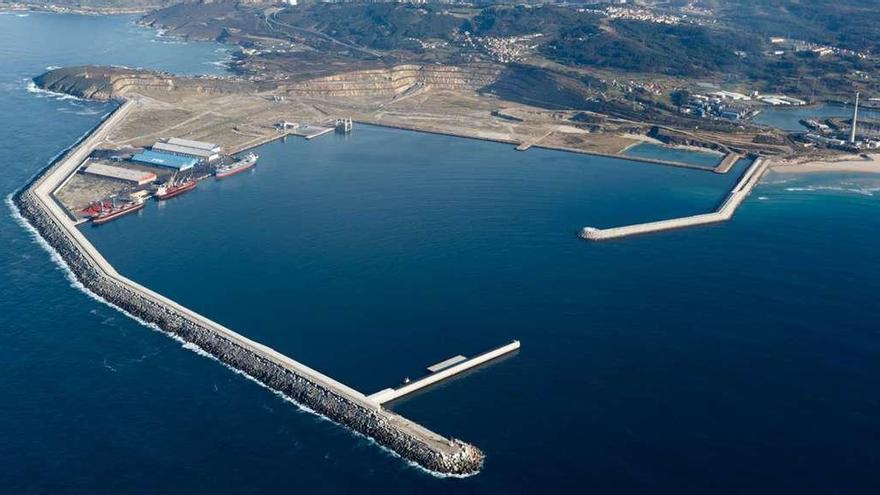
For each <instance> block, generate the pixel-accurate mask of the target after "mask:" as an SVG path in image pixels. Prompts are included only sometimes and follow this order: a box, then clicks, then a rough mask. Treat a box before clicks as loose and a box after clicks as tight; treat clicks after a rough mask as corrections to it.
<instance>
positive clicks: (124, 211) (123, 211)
mask: <svg viewBox="0 0 880 495" xmlns="http://www.w3.org/2000/svg"><path fill="white" fill-rule="evenodd" d="M143 207H144V204H143V203H138V204H136V205H132V206H128V207H124V208H120V209H119V211H114V212H113V213H109V214H107V215H103V216H95V217H92V225H101V224H105V223H107V222H110V221H112V220H116V219H117V218H120V217H124V216H125V215H128V214H129V213H134V212H136V211H139V210H141V209H142V208H143Z"/></svg>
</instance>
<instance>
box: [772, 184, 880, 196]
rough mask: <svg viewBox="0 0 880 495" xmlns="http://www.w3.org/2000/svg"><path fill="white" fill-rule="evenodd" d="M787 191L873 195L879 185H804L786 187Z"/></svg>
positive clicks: (878, 189)
mask: <svg viewBox="0 0 880 495" xmlns="http://www.w3.org/2000/svg"><path fill="white" fill-rule="evenodd" d="M785 190H786V191H789V192H817V191H832V192H843V193H854V194H859V195H861V196H874V193H876V192H880V187H844V186H804V187H786V188H785Z"/></svg>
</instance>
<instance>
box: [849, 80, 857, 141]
mask: <svg viewBox="0 0 880 495" xmlns="http://www.w3.org/2000/svg"><path fill="white" fill-rule="evenodd" d="M858 122H859V93H858V91H857V92H856V106H855V107H853V118H852V129H851V130H850V131H849V144H856V125H857V124H858Z"/></svg>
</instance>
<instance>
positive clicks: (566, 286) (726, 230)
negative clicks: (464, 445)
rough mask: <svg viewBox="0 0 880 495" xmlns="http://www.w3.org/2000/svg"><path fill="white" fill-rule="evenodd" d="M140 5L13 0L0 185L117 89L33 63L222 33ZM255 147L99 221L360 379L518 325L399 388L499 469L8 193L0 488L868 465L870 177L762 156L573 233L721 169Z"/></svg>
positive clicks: (495, 489)
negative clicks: (190, 33) (428, 468)
mask: <svg viewBox="0 0 880 495" xmlns="http://www.w3.org/2000/svg"><path fill="white" fill-rule="evenodd" d="M131 21H132V19H131V18H124V17H121V18H93V17H76V16H55V15H36V14H32V15H31V16H30V17H17V16H15V15H0V67H2V68H3V71H2V72H0V85H2V88H3V92H2V93H0V119H2V120H0V122H3V124H2V127H0V129H2V133H0V142H2V146H0V158H2V160H0V163H3V167H4V173H3V174H0V192H2V193H3V194H4V195H6V194H9V193H11V192H12V191H14V190H16V189H17V188H18V187H20V186H21V185H22V184H24V183H25V182H26V181H27V179H28V178H29V177H30V176H32V175H33V174H34V173H35V172H37V171H38V170H39V169H40V168H42V167H43V166H44V165H45V164H46V163H47V162H48V161H49V160H50V159H51V157H52V156H53V155H55V154H56V153H58V152H59V151H60V150H61V149H63V148H64V147H65V146H67V145H68V144H70V143H71V142H72V141H74V140H75V139H76V138H77V137H78V136H80V135H81V134H82V133H83V132H85V131H87V130H88V129H89V128H90V127H91V126H93V125H94V124H95V123H96V122H97V120H98V118H99V117H100V115H101V114H103V113H105V112H106V111H108V110H109V106H107V105H103V104H96V103H90V102H79V101H74V100H59V99H57V98H52V97H48V96H46V95H39V94H32V93H29V92H28V91H27V85H26V81H27V79H28V78H29V77H32V76H33V75H36V74H38V73H39V72H41V71H42V70H43V69H44V68H45V67H46V66H50V65H67V64H74V63H119V64H126V65H138V66H147V67H156V68H161V69H166V70H172V71H178V72H202V71H205V70H217V69H216V68H215V67H213V66H211V65H208V64H205V63H204V61H205V60H208V61H216V60H219V59H221V58H222V57H223V56H225V54H224V53H220V52H216V51H215V50H217V49H218V47H217V46H215V45H211V44H165V43H163V42H162V40H157V41H155V42H154V40H156V38H154V36H153V34H152V33H150V32H148V31H143V30H140V29H138V28H135V27H133V26H132V25H131ZM258 152H259V153H260V154H261V155H262V156H263V158H262V159H261V161H260V163H259V165H258V167H257V169H256V170H254V171H253V172H252V173H249V174H244V175H241V176H237V177H235V178H232V179H229V180H227V181H223V182H211V181H207V182H203V183H201V184H200V185H199V188H198V189H197V190H196V191H194V192H192V193H189V194H187V195H184V196H181V197H179V198H176V199H174V200H172V201H169V202H167V204H165V205H164V206H159V205H157V204H155V203H151V204H150V205H149V206H148V207H147V208H146V209H145V211H143V212H142V213H141V214H139V215H138V216H131V217H127V218H124V219H122V220H119V221H117V222H113V223H111V224H108V225H106V226H104V227H102V228H96V229H92V228H88V229H86V230H85V231H86V233H87V235H89V237H90V238H91V239H92V240H93V241H94V242H95V244H96V245H98V246H99V248H101V249H102V251H103V252H104V253H105V254H106V256H107V257H108V258H109V259H110V260H111V261H112V262H114V263H115V264H116V265H117V267H118V268H119V269H120V270H121V271H123V272H125V273H127V274H128V275H130V276H131V277H132V278H134V279H136V280H138V281H140V282H143V283H146V284H148V285H150V286H151V287H153V288H155V289H157V290H159V291H160V292H163V293H165V294H166V295H169V296H172V297H174V298H177V299H179V300H180V301H181V302H183V303H184V304H187V305H189V306H191V307H193V308H194V309H196V310H198V311H202V312H204V313H205V314H207V315H208V316H210V317H212V318H215V319H217V320H219V321H221V322H223V323H226V324H228V325H230V326H232V327H233V328H235V329H237V330H239V331H241V332H243V333H245V334H247V335H249V336H252V337H254V338H257V339H259V340H261V341H264V342H266V343H268V344H270V345H272V346H274V347H276V348H277V349H279V350H281V351H283V352H285V353H288V354H290V355H292V356H294V357H295V358H297V359H300V360H302V361H304V362H305V363H307V364H310V365H312V366H315V367H316V368H318V369H320V370H322V371H325V372H327V373H328V374H330V375H331V376H334V377H336V378H338V379H340V380H342V381H344V382H346V383H348V384H350V385H352V386H355V387H357V388H359V389H361V390H363V391H366V392H372V391H374V390H378V389H380V388H383V387H385V386H389V385H393V384H394V383H396V382H397V381H398V380H400V379H401V378H402V377H403V376H406V375H415V374H418V373H420V370H421V369H422V368H423V367H424V366H425V365H427V364H429V363H432V362H435V361H439V360H440V359H443V358H445V357H448V356H450V355H453V354H458V353H463V354H470V353H473V352H477V351H480V350H483V349H485V348H487V347H490V346H494V345H498V344H501V343H503V342H506V341H508V340H510V339H513V338H518V339H520V340H522V342H523V348H522V350H521V351H520V352H519V353H518V354H517V355H516V356H513V357H511V358H508V359H506V360H503V361H501V362H499V363H496V364H493V365H490V366H487V367H484V368H482V369H479V370H478V371H476V372H475V373H472V374H470V375H468V376H466V377H463V378H461V379H458V380H454V381H452V382H449V383H447V384H445V385H443V386H441V387H438V388H434V389H432V390H430V391H427V392H425V393H423V394H420V395H418V396H415V397H412V398H408V399H406V400H404V401H401V402H400V403H398V404H395V405H394V409H395V410H397V411H399V412H401V413H402V414H404V415H406V416H407V417H410V418H412V419H414V420H416V421H419V422H421V423H423V424H425V425H426V426H428V427H429V428H432V429H434V430H436V431H438V432H440V433H442V434H446V435H452V436H456V437H459V438H463V439H466V440H468V441H471V442H473V443H475V444H476V445H479V446H480V447H481V448H483V449H484V450H485V451H486V452H487V454H488V456H489V457H488V460H487V464H486V467H485V470H484V471H483V472H482V473H480V474H479V475H477V476H474V477H471V478H467V479H463V480H460V479H438V478H434V477H431V476H429V475H427V474H425V473H423V472H421V471H419V470H417V469H415V468H412V467H410V466H407V465H406V464H405V463H403V462H401V461H400V460H399V459H396V458H394V457H393V456H391V455H390V454H388V453H386V452H384V451H382V450H380V449H378V448H376V447H375V446H373V445H371V444H370V442H368V441H367V440H365V439H363V438H360V437H357V436H355V435H353V434H351V433H350V432H348V431H347V430H345V429H343V428H341V427H339V426H336V425H334V424H332V423H330V422H328V421H325V420H322V419H319V418H317V417H315V416H313V415H311V414H309V413H305V412H301V411H299V410H298V409H297V408H296V407H295V406H294V405H292V404H290V403H287V402H284V401H283V400H281V399H280V398H278V397H277V396H275V395H274V394H272V393H271V392H269V391H267V390H265V389H263V388H261V387H259V386H257V385H256V384H254V383H253V382H251V381H249V380H247V379H245V378H243V377H242V376H240V375H237V374H235V373H233V372H231V371H229V370H228V369H226V368H224V367H222V366H221V365H219V364H217V363H215V362H213V361H211V360H209V359H205V358H202V357H199V356H197V355H196V354H194V353H192V352H190V351H189V350H187V349H184V348H182V347H181V345H180V344H179V343H178V342H175V341H174V340H171V339H169V338H167V337H166V336H164V335H162V334H161V333H158V332H155V331H152V330H150V329H148V328H146V327H143V326H141V325H139V324H137V323H136V322H134V321H132V320H130V319H128V318H126V317H124V316H123V315H121V314H120V313H118V312H116V311H115V310H113V309H112V308H109V307H107V306H105V305H103V304H101V303H99V302H97V301H94V300H92V299H90V298H89V297H88V296H86V295H85V294H83V293H82V292H80V291H78V290H76V289H75V288H72V287H71V284H70V282H69V281H68V280H67V278H66V276H65V274H64V272H63V271H62V270H60V269H59V268H58V267H57V266H56V265H55V264H53V263H52V262H51V260H50V257H49V255H48V254H47V253H46V252H45V251H44V250H43V249H41V248H40V247H39V246H38V245H37V244H35V242H34V241H33V239H32V238H31V236H30V234H29V233H28V232H27V231H26V230H25V229H23V228H22V227H21V226H20V225H19V224H17V223H16V222H15V220H14V219H13V218H11V216H4V217H2V218H0V235H2V238H3V241H4V242H3V243H2V244H0V273H2V275H3V284H0V376H2V377H3V378H2V380H0V439H2V441H0V486H2V487H3V491H4V492H9V493H58V492H63V493H70V492H75V493H156V492H184V491H197V492H207V491H214V492H223V493H254V492H265V491H268V490H272V491H278V490H286V491H296V492H305V493H316V492H317V493H340V492H378V491H383V492H403V493H447V492H449V491H452V490H455V491H458V492H464V493H536V492H541V493H543V492H585V491H589V492H594V493H643V492H648V491H650V492H654V493H780V492H798V493H835V492H836V493H875V492H876V491H877V490H878V489H880V475H878V474H877V473H878V472H880V447H878V444H877V439H878V438H880V420H878V417H880V395H878V393H877V390H880V331H878V328H880V326H878V324H877V321H876V320H877V317H876V314H877V310H878V309H880V308H878V304H877V294H878V291H880V264H878V263H877V256H876V253H877V251H878V247H880V245H878V244H880V242H878V237H877V232H880V216H878V209H880V203H878V201H880V200H878V198H877V196H876V194H877V191H878V188H877V184H876V179H875V178H872V177H869V176H860V175H847V176H844V175H838V174H836V175H822V176H799V177H792V176H784V175H771V176H769V177H768V180H767V182H766V183H764V184H762V185H761V186H759V187H758V189H757V190H756V191H755V192H754V193H753V195H752V196H751V197H750V198H749V200H748V201H747V202H746V203H745V204H744V206H743V207H742V208H741V210H740V211H739V212H738V213H737V216H736V218H735V219H734V220H733V221H732V222H730V223H727V224H724V225H720V226H715V227H708V228H699V229H692V230H682V231H677V232H670V233H665V234H660V235H654V236H645V237H637V238H632V239H626V240H622V241H617V242H609V243H604V244H589V243H586V242H584V241H581V240H579V239H577V238H576V237H575V233H576V232H577V230H578V229H579V228H581V227H583V226H584V225H594V226H600V227H603V226H611V225H617V224H620V223H625V222H632V221H645V220H651V219H658V218H665V217H667V216H670V215H679V214H684V213H691V212H701V211H707V210H710V209H712V208H714V207H715V205H716V204H717V202H718V201H719V200H720V199H721V198H722V197H723V195H724V192H725V188H726V187H728V186H729V185H730V184H731V183H732V182H733V181H734V180H735V179H736V177H735V176H733V175H731V176H717V175H714V174H709V173H701V172H694V171H688V170H679V169H672V168H662V167H657V166H651V165H640V164H636V163H631V162H625V161H616V160H609V159H600V158H592V157H587V156H579V155H572V154H566V153H558V152H551V151H543V150H530V151H528V152H525V153H518V152H514V151H513V150H512V149H511V147H509V146H506V145H499V144H493V143H485V142H479V141H470V140H461V139H452V138H447V137H441V136H432V135H425V134H418V133H408V132H399V131H391V130H388V129H383V128H376V127H369V126H359V127H357V128H356V129H355V133H354V134H352V135H351V136H350V137H349V138H347V139H346V138H339V137H336V136H325V137H324V138H320V139H318V140H315V141H313V142H308V143H307V142H305V141H300V140H289V141H288V142H286V143H280V142H278V143H273V144H270V145H267V146H264V147H263V148H261V149H260V150H259V151H258ZM742 166H743V165H740V166H739V169H740V170H741V169H742Z"/></svg>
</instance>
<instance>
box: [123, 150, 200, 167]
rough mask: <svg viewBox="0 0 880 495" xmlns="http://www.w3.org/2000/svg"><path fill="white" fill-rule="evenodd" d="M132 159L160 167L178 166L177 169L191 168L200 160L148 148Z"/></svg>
mask: <svg viewBox="0 0 880 495" xmlns="http://www.w3.org/2000/svg"><path fill="white" fill-rule="evenodd" d="M131 159H132V161H135V162H140V163H147V164H149V165H157V166H159V167H168V168H176V169H177V170H180V171H183V170H189V169H191V168H193V166H195V164H196V162H198V160H197V159H195V158H188V157H185V156H178V155H172V154H170V153H161V152H158V151H152V150H147V151H144V152H143V153H138V154H137V155H134V156H133V157H131Z"/></svg>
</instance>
